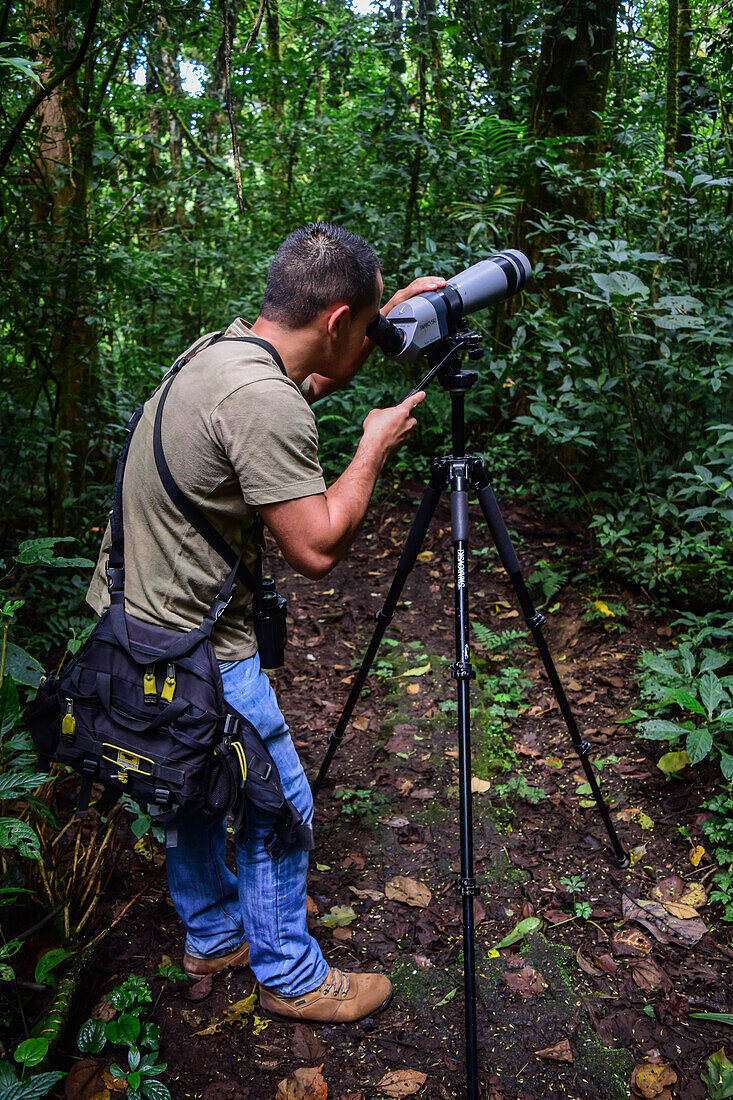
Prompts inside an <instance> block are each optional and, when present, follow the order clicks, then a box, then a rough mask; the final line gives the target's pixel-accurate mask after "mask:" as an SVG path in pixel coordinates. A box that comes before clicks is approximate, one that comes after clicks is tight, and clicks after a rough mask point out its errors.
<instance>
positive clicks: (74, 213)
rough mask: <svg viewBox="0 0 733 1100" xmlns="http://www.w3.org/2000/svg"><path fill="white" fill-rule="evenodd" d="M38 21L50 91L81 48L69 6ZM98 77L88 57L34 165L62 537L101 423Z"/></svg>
mask: <svg viewBox="0 0 733 1100" xmlns="http://www.w3.org/2000/svg"><path fill="white" fill-rule="evenodd" d="M35 13H36V20H35V22H36V27H37V28H38V29H37V30H36V31H35V33H34V36H33V41H32V42H31V44H32V45H33V46H35V47H36V48H37V49H38V50H39V52H40V54H41V56H44V57H45V56H49V57H50V56H53V62H52V61H49V62H48V63H47V64H45V65H44V69H43V71H42V79H43V80H44V83H45V82H46V81H48V80H50V79H51V78H52V77H53V75H54V72H56V71H58V67H61V66H63V65H64V64H67V63H68V59H69V57H71V56H73V54H74V52H75V49H76V43H75V40H74V29H73V24H72V23H71V21H69V20H67V18H66V11H65V5H64V4H63V0H37V2H36V4H35ZM51 44H53V50H51V49H50V47H51ZM59 46H60V47H61V48H60V49H59ZM59 54H60V55H61V56H59ZM92 77H93V62H92V61H91V60H90V59H89V56H88V57H87V62H86V64H85V66H84V70H83V83H82V85H81V86H80V84H79V79H78V74H77V73H76V72H75V73H73V74H72V75H71V76H69V77H67V78H66V80H64V81H63V82H62V83H61V84H59V86H58V87H57V88H56V89H54V91H53V92H52V93H51V95H50V96H48V98H46V99H45V100H44V101H43V102H42V103H41V104H40V105H39V108H38V111H37V120H38V123H39V127H40V129H39V136H38V141H37V145H36V152H35V155H34V158H33V173H34V178H35V180H36V182H37V184H38V190H39V201H38V202H37V203H36V204H35V205H34V216H35V219H36V221H37V223H38V239H39V241H40V242H41V245H42V249H43V253H44V258H45V262H46V264H47V269H48V281H49V295H48V299H47V301H48V306H47V323H48V328H49V331H50V345H49V352H50V354H49V359H50V375H51V377H52V379H53V380H54V382H55V386H56V399H55V402H54V406H55V410H56V416H55V417H54V416H53V411H52V410H50V411H51V413H52V424H51V428H52V430H55V434H56V454H55V493H54V501H53V507H52V509H50V511H51V512H52V515H50V516H49V521H50V522H49V526H50V528H51V529H52V530H53V531H54V532H55V533H59V534H63V533H64V532H65V530H66V528H67V522H68V517H69V510H68V504H69V502H70V500H71V498H75V497H78V496H79V495H80V494H81V493H82V492H83V490H84V488H85V485H86V478H87V460H88V455H89V452H90V450H91V448H92V446H93V445H94V441H95V438H94V437H95V435H96V429H97V426H98V421H99V415H98V411H97V410H98V400H97V385H96V378H95V370H96V362H97V332H96V324H95V322H94V321H93V320H90V318H92V317H93V315H94V312H95V311H94V306H93V300H92V299H93V279H92V278H90V272H89V271H88V270H87V266H86V265H87V253H88V249H89V245H90V235H89V223H88V217H87V205H88V196H89V189H90V184H91V179H92V157H93V151H94V136H95V135H94V117H93V112H90V109H89V108H90V99H91V95H90V93H91V86H92ZM54 419H55V423H54Z"/></svg>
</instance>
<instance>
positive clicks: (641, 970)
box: [631, 959, 672, 992]
mask: <svg viewBox="0 0 733 1100" xmlns="http://www.w3.org/2000/svg"><path fill="white" fill-rule="evenodd" d="M631 976H632V978H633V979H634V982H635V983H636V985H638V986H639V989H646V990H647V991H649V992H651V991H652V990H654V989H664V990H665V991H666V992H669V991H670V989H671V988H672V982H671V981H670V980H669V978H668V977H667V975H666V974H665V973H664V971H663V970H662V968H661V967H660V966H659V964H658V963H656V962H655V961H654V959H637V960H635V961H634V962H632V964H631Z"/></svg>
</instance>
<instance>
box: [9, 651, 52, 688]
mask: <svg viewBox="0 0 733 1100" xmlns="http://www.w3.org/2000/svg"><path fill="white" fill-rule="evenodd" d="M44 674H45V673H44V668H43V665H42V664H40V663H39V662H38V661H37V660H36V658H35V657H31V655H30V653H26V651H25V650H24V649H21V648H20V646H19V645H14V644H13V643H12V642H8V645H7V648H6V651H5V675H6V676H11V677H12V678H13V680H15V682H16V684H26V686H28V687H38V685H39V684H40V682H41V677H42V676H43V675H44Z"/></svg>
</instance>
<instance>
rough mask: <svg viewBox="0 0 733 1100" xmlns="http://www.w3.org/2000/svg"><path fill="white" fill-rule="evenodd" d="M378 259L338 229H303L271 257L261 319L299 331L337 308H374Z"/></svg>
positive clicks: (360, 241) (312, 226)
mask: <svg viewBox="0 0 733 1100" xmlns="http://www.w3.org/2000/svg"><path fill="white" fill-rule="evenodd" d="M380 270H381V265H380V263H379V259H378V257H377V254H376V253H375V251H374V249H373V248H372V247H371V245H369V244H367V242H366V241H365V240H364V238H363V237H359V236H357V234H356V233H351V232H350V231H349V230H348V229H344V228H343V226H341V225H332V224H331V223H330V222H313V223H312V224H310V225H301V226H300V228H299V229H296V230H295V231H294V232H293V233H291V234H290V236H289V237H287V238H286V239H285V240H284V241H283V243H282V244H281V245H280V247H279V248H278V250H277V252H276V253H275V258H274V260H273V261H272V264H271V265H270V270H269V271H268V273H267V285H266V287H265V294H264V297H263V299H262V309H261V311H260V313H261V315H262V317H264V318H265V320H267V321H275V322H276V323H277V324H280V325H283V326H284V327H286V328H302V327H303V326H304V325H308V324H310V322H311V321H313V320H314V319H315V318H316V317H317V316H318V314H319V313H320V312H321V311H322V310H324V309H326V308H327V307H328V306H330V305H333V304H334V303H336V302H345V303H346V305H347V306H348V307H349V309H350V310H351V311H352V313H359V312H361V310H363V309H364V308H365V307H366V306H368V305H369V304H370V303H373V302H375V299H376V293H377V272H378V271H380Z"/></svg>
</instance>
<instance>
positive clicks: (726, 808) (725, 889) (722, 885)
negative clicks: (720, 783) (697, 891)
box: [703, 784, 733, 922]
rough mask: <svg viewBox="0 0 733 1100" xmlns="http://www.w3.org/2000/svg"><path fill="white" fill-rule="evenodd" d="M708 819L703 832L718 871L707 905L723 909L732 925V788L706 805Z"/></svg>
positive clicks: (717, 795)
mask: <svg viewBox="0 0 733 1100" xmlns="http://www.w3.org/2000/svg"><path fill="white" fill-rule="evenodd" d="M706 809H708V810H709V811H710V817H709V818H708V819H707V821H706V822H705V823H704V825H703V828H704V830H705V832H706V833H707V835H708V837H709V838H710V840H711V841H712V843H713V846H714V847H713V854H714V856H715V859H716V861H717V863H718V866H719V867H720V868H721V870H720V871H718V873H717V874H715V875H714V876H713V885H714V887H715V889H713V890H712V891H711V893H710V901H711V902H713V903H717V904H718V905H720V906H722V909H723V913H722V918H723V920H725V921H731V922H733V784H728V786H727V788H726V789H725V790H723V791H719V792H718V793H717V794H716V795H714V796H713V797H712V798H711V799H709V801H708V802H707V803H706Z"/></svg>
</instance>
